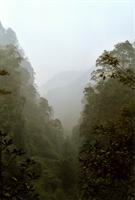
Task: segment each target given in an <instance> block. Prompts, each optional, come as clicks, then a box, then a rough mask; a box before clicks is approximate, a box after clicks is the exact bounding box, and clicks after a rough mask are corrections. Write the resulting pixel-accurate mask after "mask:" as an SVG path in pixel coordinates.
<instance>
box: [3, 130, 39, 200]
mask: <svg viewBox="0 0 135 200" xmlns="http://www.w3.org/2000/svg"><path fill="white" fill-rule="evenodd" d="M37 167H39V166H38V165H37V163H36V162H35V161H34V160H32V159H29V158H26V156H25V155H24V153H23V152H22V151H21V150H18V149H17V148H16V146H15V145H14V144H13V140H12V138H11V137H9V135H7V134H5V133H2V132H0V199H1V200H9V199H10V200H11V199H14V200H21V199H33V200H34V199H39V198H38V194H37V193H36V191H35V187H34V185H33V183H34V181H35V180H36V179H37V178H38V177H39V173H37V169H36V168H37Z"/></svg>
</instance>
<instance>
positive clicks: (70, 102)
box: [42, 68, 93, 131]
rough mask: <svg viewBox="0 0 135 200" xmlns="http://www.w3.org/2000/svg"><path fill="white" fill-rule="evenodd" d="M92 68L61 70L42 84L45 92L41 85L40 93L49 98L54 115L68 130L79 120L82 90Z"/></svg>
mask: <svg viewBox="0 0 135 200" xmlns="http://www.w3.org/2000/svg"><path fill="white" fill-rule="evenodd" d="M92 70H93V68H91V69H89V70H81V71H62V72H60V73H59V74H57V75H56V76H54V77H53V78H52V79H50V80H49V81H48V82H47V84H45V85H44V91H45V92H44V91H43V87H42V94H44V96H45V97H46V98H47V99H48V100H49V102H50V104H51V105H52V107H53V109H54V113H55V116H56V117H58V118H59V119H60V120H61V121H62V123H63V126H64V128H65V129H66V130H68V131H71V130H72V128H73V126H74V125H75V124H76V123H77V121H78V120H79V116H80V112H81V111H82V107H83V105H82V100H83V91H84V88H85V87H86V85H87V83H88V82H89V79H90V76H91V72H92Z"/></svg>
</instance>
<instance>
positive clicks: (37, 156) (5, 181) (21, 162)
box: [0, 24, 76, 200]
mask: <svg viewBox="0 0 135 200" xmlns="http://www.w3.org/2000/svg"><path fill="white" fill-rule="evenodd" d="M0 70H1V75H3V76H1V78H0V89H1V95H0V105H1V106H0V131H1V132H0V133H1V135H0V137H1V142H0V146H1V149H0V155H1V158H0V162H1V175H0V176H1V180H0V181H1V183H0V185H1V187H2V188H1V199H10V200H11V199H18V200H19V199H25V200H26V199H29V200H30V199H36V198H37V199H38V198H39V199H42V200H43V199H63V200H64V199H69V198H71V199H73V198H74V197H73V198H72V196H75V195H76V194H75V192H74V191H75V190H76V183H75V182H76V171H74V170H75V169H74V158H73V155H72V153H73V152H72V150H71V148H70V147H69V142H68V140H66V139H64V137H63V128H62V126H61V122H60V121H59V120H58V119H54V118H53V117H52V108H51V107H50V106H49V104H48V101H47V100H46V99H44V98H43V97H40V95H39V94H38V92H37V89H36V85H35V83H34V71H33V69H32V66H31V64H30V63H29V61H28V59H27V58H26V57H25V55H24V53H23V50H22V49H21V48H20V46H19V43H18V41H17V39H16V35H15V33H14V32H13V31H12V30H11V29H8V30H5V29H4V28H3V26H2V25H1V24H0ZM2 72H4V74H2ZM67 152H68V155H67ZM6 158H7V159H6ZM66 164H67V165H66ZM15 168H17V169H16V170H15ZM67 171H69V173H68V175H67V174H66V173H65V172H67ZM22 173H23V174H22ZM73 173H74V174H75V175H74V176H73ZM20 181H21V182H22V184H20ZM74 183H75V184H74ZM17 185H18V190H17ZM33 193H34V195H33ZM35 193H36V194H38V195H39V196H38V195H36V196H35Z"/></svg>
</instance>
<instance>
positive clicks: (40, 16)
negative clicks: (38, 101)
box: [0, 0, 135, 86]
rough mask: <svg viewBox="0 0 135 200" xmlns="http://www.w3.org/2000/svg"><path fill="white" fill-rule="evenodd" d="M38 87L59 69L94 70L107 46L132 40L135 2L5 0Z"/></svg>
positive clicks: (4, 14)
mask: <svg viewBox="0 0 135 200" xmlns="http://www.w3.org/2000/svg"><path fill="white" fill-rule="evenodd" d="M0 5H1V6H0V20H1V21H2V24H3V25H4V27H5V28H8V27H11V28H12V29H13V30H15V32H16V34H17V38H18V39H19V43H20V45H21V47H22V48H23V49H24V51H25V54H26V55H27V57H28V58H29V60H30V62H31V63H32V66H33V68H34V70H35V73H36V75H35V78H36V83H37V85H38V86H41V85H43V84H44V83H45V82H46V81H47V80H48V79H50V78H51V77H52V76H53V75H54V74H56V73H58V72H59V71H61V70H71V69H72V70H80V69H88V68H90V67H91V66H92V65H93V64H94V62H95V59H96V58H97V57H98V55H99V54H100V53H101V52H102V51H103V50H104V49H110V48H112V47H113V45H114V44H116V43H118V42H121V41H125V40H129V41H131V42H132V41H133V40H134V35H135V26H134V25H133V21H134V20H135V14H133V9H134V7H135V1H134V0H117V1H115V0H109V1H107V0H102V1H101V0H99V1H98V0H84V1H81V0H72V1H70V0H68V1H66V0H49V1H48V0H38V1H37V0H19V1H18V0H12V1H11V0H1V1H0Z"/></svg>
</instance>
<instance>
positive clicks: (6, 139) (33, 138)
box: [0, 23, 135, 200]
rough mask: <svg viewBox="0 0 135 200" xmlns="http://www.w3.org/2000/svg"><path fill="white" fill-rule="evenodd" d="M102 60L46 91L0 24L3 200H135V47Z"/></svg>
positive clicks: (124, 46)
mask: <svg viewBox="0 0 135 200" xmlns="http://www.w3.org/2000/svg"><path fill="white" fill-rule="evenodd" d="M95 63H96V64H95V66H94V67H92V68H91V69H90V70H89V71H80V72H78V73H76V72H74V73H73V72H69V74H65V75H64V73H62V74H61V76H64V78H63V80H65V79H66V80H67V82H66V83H67V84H65V85H63V82H62V79H60V78H59V76H58V78H56V82H57V80H59V83H58V85H57V87H56V88H54V86H53V85H51V86H50V85H49V83H48V85H49V86H50V93H48V95H46V94H47V92H46V90H47V89H46V87H47V85H45V86H44V87H43V88H42V90H44V91H42V93H43V94H44V95H41V94H39V92H38V89H37V86H36V84H35V78H34V77H35V74H34V70H33V67H32V66H31V63H30V62H29V59H28V58H27V55H26V54H25V52H24V51H23V49H22V47H21V46H20V44H19V41H18V39H17V37H16V34H15V32H14V31H13V30H12V29H11V28H9V29H5V28H4V27H3V25H2V24H1V23H0V200H134V199H135V160H134V159H135V144H134V142H135V141H134V140H135V45H134V43H133V42H129V41H123V42H119V43H117V44H114V48H113V49H112V50H109V51H108V49H106V50H105V51H104V52H102V54H101V55H99V57H97V60H95ZM71 75H72V78H71V79H70V81H69V80H68V79H69V77H71ZM60 80H61V82H60ZM56 82H55V83H54V85H55V86H56ZM49 86H48V87H49ZM64 92H65V93H64ZM47 97H48V98H47ZM51 100H52V102H51ZM53 103H54V106H56V107H55V109H54V108H53V107H52V105H53ZM55 110H56V111H57V112H58V111H60V112H59V113H58V116H60V118H61V119H62V122H61V120H60V119H59V118H55V113H54V112H55ZM61 113H62V114H61Z"/></svg>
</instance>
